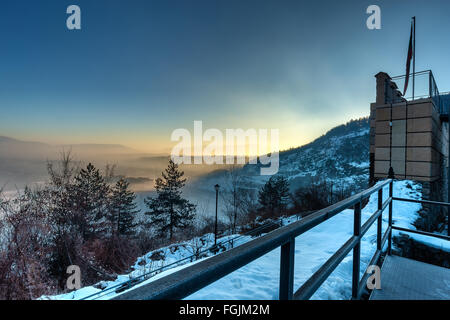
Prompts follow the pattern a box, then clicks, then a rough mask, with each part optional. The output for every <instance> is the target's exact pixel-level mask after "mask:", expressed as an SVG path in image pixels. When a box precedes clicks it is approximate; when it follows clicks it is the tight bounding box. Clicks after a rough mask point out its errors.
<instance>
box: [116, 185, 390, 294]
mask: <svg viewBox="0 0 450 320" xmlns="http://www.w3.org/2000/svg"><path fill="white" fill-rule="evenodd" d="M387 185H389V197H388V198H387V200H386V201H385V202H383V188H384V187H385V186H387ZM376 192H377V193H378V209H377V211H376V212H374V213H373V214H372V215H371V216H370V218H369V219H367V221H366V222H365V223H364V224H363V225H361V205H362V202H363V201H364V200H366V199H368V198H369V197H370V196H371V195H372V194H373V193H376ZM392 192H393V181H392V180H391V179H389V180H386V181H383V182H379V183H378V184H376V185H375V186H373V187H371V188H369V189H367V190H365V191H363V192H361V193H358V194H356V195H353V196H351V197H349V198H347V199H345V200H343V201H340V202H338V203H336V204H334V205H331V206H329V207H327V208H325V209H322V210H319V211H317V212H315V213H313V214H311V215H309V216H307V217H306V218H304V219H302V220H300V221H297V222H294V223H292V224H290V225H287V226H285V227H282V228H279V229H276V230H274V231H272V232H270V233H268V234H266V235H265V236H262V237H260V238H257V239H255V240H252V241H249V242H247V243H244V244H242V245H240V246H238V247H235V248H233V249H231V250H228V251H225V252H223V253H222V254H219V255H216V256H213V257H211V258H208V259H205V260H203V261H200V262H198V263H196V264H193V265H190V266H188V267H186V268H183V269H182V270H180V271H177V272H174V273H172V274H170V275H168V276H166V277H163V278H160V279H157V280H155V281H153V282H150V283H148V284H145V285H141V286H139V287H137V288H133V289H131V290H128V291H126V292H124V293H122V294H120V295H118V296H116V297H115V298H114V299H146V300H148V299H182V298H185V297H187V296H189V295H190V294H192V293H194V292H196V291H198V290H200V289H202V288H204V287H206V286H207V285H209V284H211V283H213V282H215V281H216V280H219V279H221V278H223V277H224V276H226V275H228V274H230V273H232V272H233V271H235V270H237V269H239V268H241V267H243V266H245V265H246V264H248V263H250V262H252V261H254V260H256V259H258V258H259V257H261V256H263V255H265V254H266V253H268V252H270V251H272V250H274V249H276V248H278V247H281V255H280V282H279V298H280V299H282V300H285V299H309V298H310V297H311V296H312V295H313V294H314V292H315V291H316V290H317V289H318V288H319V287H320V285H321V284H322V283H323V282H324V281H325V280H326V279H327V278H328V276H329V275H330V274H331V273H332V272H333V271H334V270H335V269H336V267H337V266H338V265H339V264H340V263H341V261H342V260H343V259H344V258H345V257H346V256H347V254H348V253H349V252H350V251H351V250H353V276H352V298H353V299H358V298H359V297H360V296H361V295H362V293H363V292H364V290H365V283H366V282H367V278H368V277H369V274H367V273H365V274H364V276H363V278H362V279H360V253H361V239H362V237H363V236H364V234H365V233H366V232H367V231H368V230H369V228H370V227H371V226H372V225H373V224H374V223H375V222H377V250H376V252H375V254H374V256H373V258H372V259H371V261H370V263H369V265H372V264H376V262H377V261H378V260H379V257H380V255H381V253H382V250H383V247H384V244H385V243H386V241H387V242H388V248H387V250H388V253H390V251H391V243H392V240H391V238H392V199H393V198H392ZM388 206H389V225H388V227H387V230H386V231H385V232H384V234H383V233H382V213H383V211H384V210H385V209H386V208H387V207H388ZM349 208H353V210H354V228H353V236H352V237H351V238H350V239H348V240H347V242H345V244H344V245H343V246H342V247H340V248H339V249H338V250H337V251H336V252H335V253H334V254H333V255H332V256H331V257H330V258H329V259H328V260H327V261H326V262H325V263H324V264H323V265H322V266H321V267H320V268H319V269H318V270H317V271H316V272H315V273H314V274H313V275H312V276H311V277H310V278H309V279H308V280H307V281H306V282H305V283H304V284H303V285H302V286H301V287H300V288H299V289H298V290H296V291H295V292H294V252H295V238H296V237H298V236H300V235H302V234H303V233H305V232H306V231H308V230H310V229H312V228H314V227H315V226H317V225H319V224H320V223H322V222H324V221H326V220H328V219H330V218H331V217H333V216H335V215H337V214H339V213H341V212H342V211H343V210H345V209H349Z"/></svg>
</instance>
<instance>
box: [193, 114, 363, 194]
mask: <svg viewBox="0 0 450 320" xmlns="http://www.w3.org/2000/svg"><path fill="white" fill-rule="evenodd" d="M279 157H280V167H279V171H278V173H277V174H278V175H283V176H285V177H286V178H287V179H288V180H289V182H290V185H291V190H293V189H296V188H298V187H299V186H302V185H306V184H309V183H311V182H312V181H313V180H317V179H325V180H328V181H331V182H333V183H335V184H339V185H341V186H346V187H347V186H349V185H352V186H354V187H355V188H364V187H366V186H367V182H368V177H369V119H368V118H363V119H358V120H352V121H350V122H348V123H346V124H343V125H340V126H338V127H335V128H333V129H331V130H329V131H328V132H327V133H326V134H324V135H322V136H321V137H319V138H317V139H315V140H314V141H313V142H311V143H309V144H306V145H304V146H301V147H298V148H293V149H290V150H286V151H282V152H280V154H279ZM260 168H261V165H260V164H257V165H250V164H247V165H245V166H244V167H243V168H242V169H241V170H242V175H244V177H245V180H246V184H247V186H248V187H249V188H259V187H260V186H261V185H262V184H264V183H265V182H266V181H267V180H268V179H269V178H270V176H261V175H260ZM225 176H226V175H225V171H224V170H220V171H216V172H213V173H211V174H209V175H207V176H206V177H204V178H200V179H199V180H197V181H195V182H194V183H195V185H196V186H197V187H198V188H199V187H202V186H205V188H208V189H211V186H213V185H214V184H215V183H216V182H215V181H217V183H219V184H220V183H226V178H225Z"/></svg>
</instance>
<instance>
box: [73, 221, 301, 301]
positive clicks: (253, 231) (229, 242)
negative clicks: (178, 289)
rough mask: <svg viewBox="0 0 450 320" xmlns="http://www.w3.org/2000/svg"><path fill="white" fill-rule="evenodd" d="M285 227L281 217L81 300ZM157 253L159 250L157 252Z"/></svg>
mask: <svg viewBox="0 0 450 320" xmlns="http://www.w3.org/2000/svg"><path fill="white" fill-rule="evenodd" d="M296 218H297V220H298V219H299V215H296ZM281 226H283V217H280V218H278V219H276V220H275V221H269V222H267V223H264V224H263V225H261V226H258V227H256V228H254V229H251V230H249V231H247V232H245V233H243V234H240V235H237V236H235V237H232V238H230V239H227V240H223V241H220V242H218V243H217V244H216V245H211V246H210V247H207V248H204V249H202V250H200V251H198V252H196V253H193V254H192V255H189V256H187V257H184V258H182V259H179V260H177V261H174V262H171V263H169V264H166V265H163V266H160V267H158V268H155V269H150V270H148V271H147V270H146V269H145V267H144V272H143V273H142V274H140V275H137V276H134V277H130V279H128V280H126V281H123V282H120V283H118V284H115V285H112V286H109V287H107V288H105V289H103V290H101V291H99V292H95V293H92V294H89V295H87V296H84V297H83V298H81V299H80V300H96V299H100V298H103V297H107V296H108V295H111V294H116V293H120V292H122V291H125V290H128V289H131V288H132V287H133V286H136V285H138V284H140V283H142V282H144V281H146V280H148V279H150V278H152V277H154V276H156V275H157V274H159V273H161V272H164V271H167V270H169V269H171V268H174V267H178V266H181V265H184V264H187V263H190V262H194V261H196V260H199V259H202V258H204V257H205V255H207V254H209V253H212V254H217V253H220V252H223V251H226V250H229V249H230V248H234V247H235V246H236V245H239V242H242V240H245V238H246V237H249V236H250V237H256V236H259V235H260V234H262V233H266V232H267V230H268V229H271V228H279V227H281ZM155 251H157V250H155Z"/></svg>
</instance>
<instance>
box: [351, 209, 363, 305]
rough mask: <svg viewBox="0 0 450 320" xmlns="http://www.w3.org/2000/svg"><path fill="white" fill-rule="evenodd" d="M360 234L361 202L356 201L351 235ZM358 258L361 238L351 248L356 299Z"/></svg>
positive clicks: (353, 293)
mask: <svg viewBox="0 0 450 320" xmlns="http://www.w3.org/2000/svg"><path fill="white" fill-rule="evenodd" d="M360 234H361V202H358V203H356V204H355V209H354V220H353V235H354V236H356V237H359V235H360ZM360 258H361V239H359V240H358V244H357V245H356V246H355V247H354V248H353V279H352V298H353V299H356V298H357V297H358V289H359V270H360Z"/></svg>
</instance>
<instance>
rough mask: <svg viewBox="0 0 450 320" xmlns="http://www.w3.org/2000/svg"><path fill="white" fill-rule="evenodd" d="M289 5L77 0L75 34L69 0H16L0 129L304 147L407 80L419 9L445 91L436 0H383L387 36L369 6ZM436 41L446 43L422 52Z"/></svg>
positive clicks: (422, 54)
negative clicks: (203, 135) (275, 140)
mask: <svg viewBox="0 0 450 320" xmlns="http://www.w3.org/2000/svg"><path fill="white" fill-rule="evenodd" d="M283 4H284V5H283V6H280V5H276V4H275V2H273V1H263V2H261V1H259V2H252V1H248V2H245V3H241V2H238V1H231V2H227V5H226V6H225V4H224V2H223V1H215V2H210V1H203V0H197V1H195V2H194V3H192V4H189V5H187V4H185V3H184V2H182V1H177V0H172V1H165V2H161V1H141V0H135V1H134V2H133V3H132V4H131V5H130V4H129V3H123V2H120V1H108V2H102V1H96V2H95V3H93V2H89V1H78V2H77V5H79V6H80V7H81V21H82V22H81V26H82V27H81V30H68V29H67V28H66V26H65V20H66V18H67V16H68V15H67V14H66V12H65V10H66V7H67V5H68V2H65V1H63V2H61V1H52V0H46V1H42V2H39V3H36V2H33V3H25V2H22V1H14V2H13V1H7V2H5V3H4V5H3V6H4V10H2V13H0V18H1V19H0V20H1V23H2V26H3V28H1V30H0V36H1V37H2V38H3V39H4V40H5V42H6V43H8V44H9V45H8V46H7V47H6V48H5V50H4V52H3V53H2V56H3V61H7V64H5V68H4V73H5V76H4V77H2V79H1V80H0V88H1V89H0V90H1V93H2V95H0V105H2V106H3V107H2V108H3V114H2V118H1V119H0V127H1V128H2V130H1V132H0V133H1V134H2V135H5V136H11V137H14V138H16V139H19V140H37V141H43V142H45V143H48V144H69V145H70V144H120V145H124V146H127V147H129V148H132V149H135V150H139V151H142V152H144V153H168V152H170V149H171V147H172V146H173V145H174V144H175V143H174V142H171V141H170V134H171V132H173V131H174V130H176V129H178V128H187V129H188V130H190V129H191V128H192V123H193V121H194V120H202V121H203V122H204V124H205V127H208V128H217V129H219V130H222V131H223V130H225V129H227V128H243V129H244V130H246V129H249V128H256V129H259V128H265V129H279V130H280V143H279V146H280V150H287V149H290V148H295V147H298V146H302V145H305V144H307V143H309V142H311V141H313V140H314V139H315V138H317V137H319V136H321V135H323V134H325V133H326V132H327V131H328V130H330V129H331V128H333V127H335V126H337V125H340V124H342V123H345V122H347V121H348V120H349V119H355V118H360V117H364V116H367V114H368V112H369V104H370V103H371V102H373V101H374V100H375V90H374V84H375V78H374V75H375V74H376V73H378V72H379V71H385V72H387V73H389V74H390V75H397V74H404V69H405V67H404V66H405V61H406V53H407V45H408V40H409V31H410V18H411V16H413V15H416V16H417V39H418V40H417V66H416V70H422V69H432V70H433V71H434V75H435V78H436V81H437V83H438V86H439V87H440V88H441V89H447V88H450V78H449V76H448V75H447V74H446V73H445V70H448V69H449V67H450V62H449V61H448V59H447V58H446V55H445V52H446V51H447V50H446V49H450V48H448V47H449V46H450V45H449V44H446V43H445V42H442V41H440V40H439V38H438V36H437V35H436V32H435V30H445V29H448V27H450V22H448V21H447V19H441V20H440V19H437V18H436V17H439V16H443V17H444V16H445V14H444V12H445V10H443V9H442V7H439V10H437V8H438V5H441V4H440V3H439V2H438V1H432V2H428V3H426V4H423V3H421V4H417V5H416V6H414V8H413V6H411V7H407V8H403V6H402V5H401V4H400V3H390V2H389V1H379V5H380V6H381V8H382V27H381V29H380V30H369V29H368V28H367V27H366V26H365V22H366V19H367V17H368V15H367V14H366V12H365V10H366V8H367V6H368V5H369V4H370V3H369V2H367V1H362V2H357V3H356V2H352V1H350V2H345V3H338V4H337V3H334V2H332V1H321V2H319V3H309V2H308V3H301V2H298V1H284V2H283ZM444 6H447V7H448V8H450V4H448V3H446V4H445V5H444ZM323 8H326V10H322V9H323ZM317 12H320V15H317ZM11 29H12V30H14V31H15V32H13V33H11V32H9V30H11ZM312 29H314V32H310V30H312ZM349 34H351V35H352V36H351V37H349V36H348V35H349ZM392 34H395V37H393V36H392ZM435 43H439V46H440V50H426V48H428V47H429V46H430V45H432V44H435ZM386 47H389V48H390V52H389V55H387V54H385V52H386V50H385V48H386ZM443 91H445V90H443Z"/></svg>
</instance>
